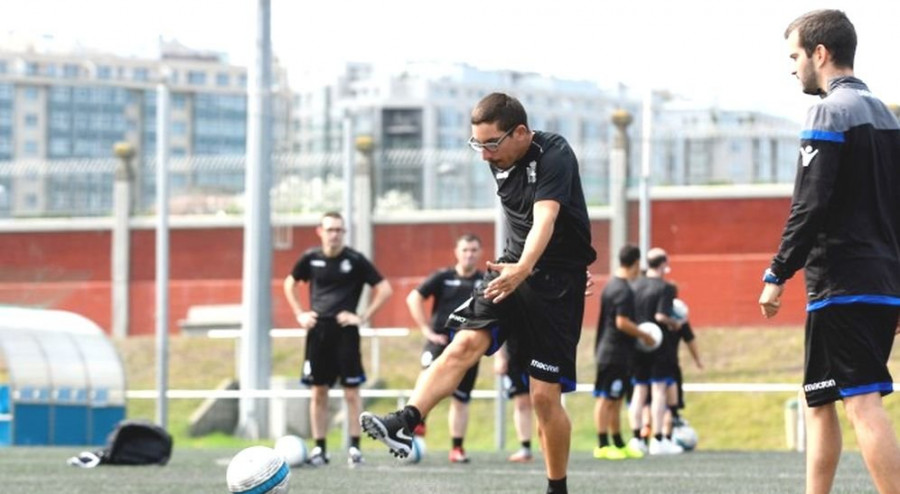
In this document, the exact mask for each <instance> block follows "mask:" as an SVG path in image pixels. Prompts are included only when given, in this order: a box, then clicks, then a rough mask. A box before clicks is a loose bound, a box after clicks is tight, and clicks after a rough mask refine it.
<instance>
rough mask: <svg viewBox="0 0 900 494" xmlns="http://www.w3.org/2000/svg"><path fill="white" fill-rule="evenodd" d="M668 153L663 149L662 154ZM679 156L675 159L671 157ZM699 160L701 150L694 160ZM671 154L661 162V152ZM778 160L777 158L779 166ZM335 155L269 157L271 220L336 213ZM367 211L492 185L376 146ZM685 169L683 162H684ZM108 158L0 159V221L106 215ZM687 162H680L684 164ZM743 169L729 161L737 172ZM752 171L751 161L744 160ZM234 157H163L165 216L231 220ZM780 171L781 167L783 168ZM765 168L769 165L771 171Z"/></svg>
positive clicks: (447, 159) (596, 178) (603, 185)
mask: <svg viewBox="0 0 900 494" xmlns="http://www.w3.org/2000/svg"><path fill="white" fill-rule="evenodd" d="M657 144H658V145H659V147H657V149H660V150H661V153H660V159H659V160H657V162H655V163H656V164H654V166H653V175H652V178H651V181H652V183H653V184H657V185H706V184H710V183H722V178H721V176H718V175H714V174H712V172H711V171H710V170H712V167H710V166H709V163H702V164H697V165H691V164H690V162H685V161H684V160H682V161H683V163H682V164H679V165H678V166H677V167H676V166H673V165H672V163H673V162H674V161H673V160H671V159H669V160H668V161H667V158H666V155H665V153H664V152H662V151H664V150H665V149H669V148H666V143H665V142H663V141H660V142H658V143H655V145H657ZM670 154H671V153H670ZM679 154H681V153H679ZM576 155H577V156H578V158H579V164H580V167H581V179H582V185H583V188H584V192H585V197H586V199H587V202H588V204H589V205H590V206H600V205H605V204H607V203H608V200H609V197H608V195H609V184H608V180H609V179H608V177H609V153H608V149H607V147H606V146H605V145H603V144H598V145H597V146H595V147H591V148H586V149H581V150H579V149H576ZM700 156H701V157H703V158H704V159H706V160H707V161H709V160H710V159H712V158H710V156H713V155H712V154H711V153H708V152H704V153H703V154H701V155H700ZM670 158H671V156H670ZM782 160H784V157H782V158H781V159H780V160H779V161H782ZM344 161H345V156H344V155H343V154H342V153H340V152H336V153H319V154H277V155H274V156H273V160H272V174H271V177H272V184H271V186H272V187H271V200H272V203H271V206H272V207H271V209H272V213H273V215H278V214H295V213H318V212H323V211H326V210H332V209H337V210H339V209H341V205H342V201H343V196H344V193H345V190H346V188H345V186H344V177H343V164H344ZM630 161H631V163H630V166H629V169H630V170H631V171H630V176H631V177H632V178H630V179H629V184H630V185H635V183H636V180H635V179H634V177H636V176H637V173H636V171H635V170H636V166H637V164H638V163H639V158H638V157H637V156H635V155H632V157H631V159H630ZM373 162H374V168H373V170H372V189H373V190H372V197H373V203H374V204H373V205H372V208H373V210H374V211H376V212H379V211H389V210H423V209H424V210H442V209H484V208H490V207H492V206H493V204H494V197H495V185H494V181H493V178H492V176H491V174H490V173H488V172H487V170H486V167H487V165H486V164H485V163H484V162H483V161H482V160H481V157H480V155H479V154H478V153H473V152H472V151H471V150H468V149H463V150H437V149H424V150H423V149H408V150H387V151H385V150H381V151H378V150H376V152H375V154H374V156H373ZM684 163H687V164H684ZM117 165H118V162H117V160H116V159H115V158H108V159H67V160H47V161H39V160H20V161H10V162H0V217H90V216H108V215H111V214H112V209H113V183H114V180H115V170H116V167H117ZM689 165H690V166H689ZM743 166H744V165H740V164H738V165H732V167H743ZM132 167H133V171H134V176H135V179H134V181H135V184H134V186H135V189H134V190H135V192H134V199H133V200H134V207H133V211H134V214H135V215H152V214H153V209H154V205H155V194H156V171H155V170H156V162H155V158H154V157H153V156H144V157H137V158H135V160H134V161H133V163H132ZM746 167H747V168H748V169H752V168H753V167H754V164H753V163H752V162H750V163H747V164H746ZM245 168H246V165H245V156H244V155H206V156H188V157H175V158H170V162H169V170H170V174H169V177H170V178H169V180H170V184H169V191H170V197H169V210H170V214H173V215H186V214H219V215H223V214H225V215H227V214H240V213H242V212H243V209H244V203H243V193H244V175H245ZM780 168H784V169H788V170H789V169H790V159H788V160H787V165H780ZM773 169H774V168H773ZM731 176H733V177H735V178H734V179H733V180H731V182H730V183H733V184H741V183H755V182H758V181H760V179H759V178H760V176H761V175H759V174H758V173H746V174H732V175H731ZM791 179H792V173H790V172H781V173H769V175H767V176H762V180H763V181H765V182H786V181H790V180H791Z"/></svg>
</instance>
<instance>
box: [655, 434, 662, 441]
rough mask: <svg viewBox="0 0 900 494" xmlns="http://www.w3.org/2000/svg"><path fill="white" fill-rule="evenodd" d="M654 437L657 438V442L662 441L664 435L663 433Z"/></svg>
mask: <svg viewBox="0 0 900 494" xmlns="http://www.w3.org/2000/svg"><path fill="white" fill-rule="evenodd" d="M653 437H655V438H656V440H657V441H662V438H663V435H662V433H658V434H653Z"/></svg>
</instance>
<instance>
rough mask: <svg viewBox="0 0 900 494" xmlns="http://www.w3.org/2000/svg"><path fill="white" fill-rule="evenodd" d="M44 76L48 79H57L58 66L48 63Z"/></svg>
mask: <svg viewBox="0 0 900 494" xmlns="http://www.w3.org/2000/svg"><path fill="white" fill-rule="evenodd" d="M44 74H46V75H47V77H56V65H55V64H52V63H48V64H47V65H46V66H45V67H44Z"/></svg>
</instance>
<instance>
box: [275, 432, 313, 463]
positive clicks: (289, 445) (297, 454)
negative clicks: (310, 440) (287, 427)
mask: <svg viewBox="0 0 900 494" xmlns="http://www.w3.org/2000/svg"><path fill="white" fill-rule="evenodd" d="M275 452H277V453H278V454H280V455H281V456H283V457H284V461H285V462H286V463H287V464H288V466H289V467H291V468H295V467H299V466H301V465H303V464H304V463H306V458H307V451H306V443H304V442H303V439H300V438H299V437H297V436H291V435H288V436H282V437H280V438H278V440H277V441H275Z"/></svg>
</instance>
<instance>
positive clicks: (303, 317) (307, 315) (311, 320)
mask: <svg viewBox="0 0 900 494" xmlns="http://www.w3.org/2000/svg"><path fill="white" fill-rule="evenodd" d="M318 318H319V315H318V314H316V313H315V312H313V311H311V310H310V311H306V312H301V313H299V314H297V324H299V325H300V328H301V329H312V328H313V326H315V325H316V321H317V320H318Z"/></svg>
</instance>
